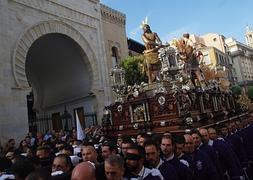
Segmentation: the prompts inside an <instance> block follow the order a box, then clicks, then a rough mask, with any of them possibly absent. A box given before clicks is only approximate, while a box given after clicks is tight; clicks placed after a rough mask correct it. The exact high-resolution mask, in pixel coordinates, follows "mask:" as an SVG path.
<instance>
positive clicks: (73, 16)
mask: <svg viewBox="0 0 253 180" xmlns="http://www.w3.org/2000/svg"><path fill="white" fill-rule="evenodd" d="M12 1H14V2H16V3H18V4H22V5H25V6H28V7H31V8H33V9H36V10H39V11H42V12H46V13H48V14H51V15H54V16H56V17H61V18H64V19H68V20H71V21H74V22H76V23H78V24H82V25H86V26H88V27H91V28H96V27H97V26H98V21H99V19H98V18H96V17H92V16H89V15H87V14H85V13H84V12H81V11H79V10H77V9H73V8H71V7H67V6H64V5H62V4H60V3H57V2H54V1H45V0H12Z"/></svg>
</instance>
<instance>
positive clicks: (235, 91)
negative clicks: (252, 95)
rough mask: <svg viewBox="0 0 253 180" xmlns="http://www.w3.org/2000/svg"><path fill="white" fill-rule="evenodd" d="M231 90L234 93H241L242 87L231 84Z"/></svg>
mask: <svg viewBox="0 0 253 180" xmlns="http://www.w3.org/2000/svg"><path fill="white" fill-rule="evenodd" d="M231 90H232V92H233V93H234V94H236V95H240V94H241V93H242V88H241V87H240V86H237V85H234V86H232V87H231Z"/></svg>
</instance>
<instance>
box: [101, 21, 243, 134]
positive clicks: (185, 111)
mask: <svg viewBox="0 0 253 180" xmlns="http://www.w3.org/2000/svg"><path fill="white" fill-rule="evenodd" d="M142 28H143V31H144V33H143V35H142V39H143V42H144V44H145V47H146V50H145V51H144V52H143V55H144V59H145V62H144V64H145V69H146V74H147V76H148V83H141V84H139V85H137V84H135V85H134V86H128V85H127V84H126V81H125V72H124V70H123V69H122V68H121V67H119V66H116V67H114V68H113V70H112V90H113V91H114V92H115V94H116V96H117V98H116V101H115V103H113V104H111V105H110V106H107V107H105V112H104V116H103V119H102V122H103V128H104V132H105V133H107V134H108V135H117V134H128V135H134V134H137V133H138V132H139V131H146V132H148V131H150V132H154V133H163V132H166V131H171V132H185V131H189V130H190V129H193V128H200V127H210V126H214V125H218V124H222V123H225V122H227V121H231V120H236V119H240V120H242V119H243V118H245V116H246V114H247V103H246V104H245V103H244V104H243V103H238V101H237V99H236V97H235V95H234V94H233V93H232V92H231V90H230V89H229V81H228V80H227V79H226V76H225V71H224V69H222V68H221V69H219V68H215V69H211V68H210V67H208V66H207V65H205V64H204V62H203V55H202V53H201V51H198V50H197V49H196V48H195V47H194V44H193V43H192V41H191V40H190V38H189V34H187V33H186V34H184V35H183V37H182V38H181V39H175V40H172V41H171V42H170V43H169V44H166V45H162V43H161V40H160V39H159V37H158V35H157V34H156V33H154V32H152V31H151V29H150V27H149V25H148V24H147V21H144V22H143V23H142Z"/></svg>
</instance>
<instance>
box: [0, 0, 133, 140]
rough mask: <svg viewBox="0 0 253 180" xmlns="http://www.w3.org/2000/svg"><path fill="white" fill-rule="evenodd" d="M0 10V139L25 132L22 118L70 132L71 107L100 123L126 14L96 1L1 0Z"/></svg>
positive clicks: (122, 47) (121, 49)
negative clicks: (30, 99)
mask: <svg viewBox="0 0 253 180" xmlns="http://www.w3.org/2000/svg"><path fill="white" fill-rule="evenodd" d="M0 14H1V15H0V41H1V45H0V46H1V48H0V52H1V57H0V62H1V66H0V69H1V70H0V72H1V73H2V75H1V76H0V103H1V109H0V139H1V140H6V139H8V138H11V137H13V138H23V136H24V135H25V133H27V132H28V131H29V125H31V124H29V123H30V122H29V123H28V119H29V120H30V121H34V122H33V127H35V129H36V130H37V131H45V130H46V129H54V130H56V131H58V130H60V129H63V128H65V129H67V130H70V129H71V128H72V127H75V114H76V113H75V112H77V114H78V115H79V118H80V119H81V121H82V124H83V125H84V127H88V126H90V125H94V124H97V123H99V122H100V119H101V117H102V113H103V108H104V106H106V105H108V104H110V103H111V102H112V100H113V94H112V92H111V88H110V70H111V68H112V67H113V66H115V65H116V64H119V63H120V62H121V60H122V59H123V58H124V57H126V56H127V55H128V50H127V38H126V32H125V21H126V18H125V15H124V14H122V13H120V12H118V11H116V10H113V9H111V8H109V7H107V6H104V5H102V4H100V2H99V0H75V1H71V2H70V1H68V0H36V1H34V0H2V1H0ZM29 94H32V96H31V97H32V111H34V113H35V114H36V116H34V117H29V115H30V113H28V109H29V107H28V106H29V103H27V102H28V101H29V98H27V97H28V96H27V95H29ZM30 109H31V107H30ZM64 112H65V114H64ZM67 112H68V113H67ZM67 115H68V116H67ZM90 115H91V116H90ZM38 117H41V119H42V120H45V119H47V121H44V123H43V121H38ZM45 117H46V118H45ZM94 117H95V119H94ZM89 118H90V119H89ZM35 120H37V121H35ZM45 122H46V123H45ZM41 123H42V125H41Z"/></svg>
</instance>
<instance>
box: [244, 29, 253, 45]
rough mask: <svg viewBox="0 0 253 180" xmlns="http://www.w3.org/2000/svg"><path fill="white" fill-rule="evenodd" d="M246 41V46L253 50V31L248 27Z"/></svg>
mask: <svg viewBox="0 0 253 180" xmlns="http://www.w3.org/2000/svg"><path fill="white" fill-rule="evenodd" d="M245 39H246V44H247V45H248V46H250V47H252V48H253V30H252V29H251V27H250V26H248V25H247V26H246V32H245Z"/></svg>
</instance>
